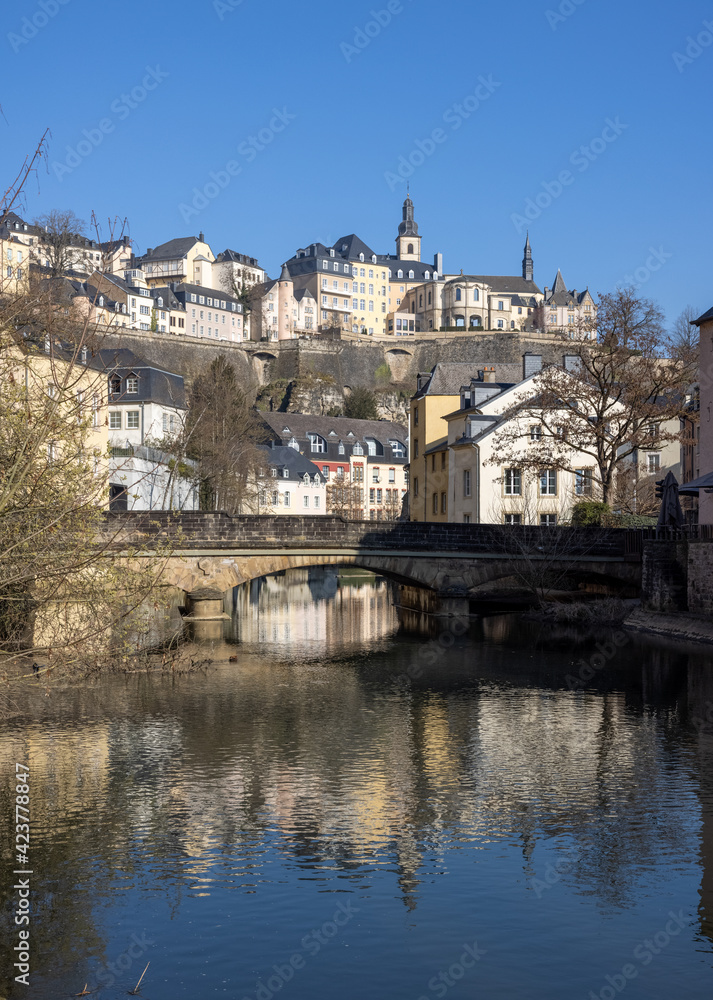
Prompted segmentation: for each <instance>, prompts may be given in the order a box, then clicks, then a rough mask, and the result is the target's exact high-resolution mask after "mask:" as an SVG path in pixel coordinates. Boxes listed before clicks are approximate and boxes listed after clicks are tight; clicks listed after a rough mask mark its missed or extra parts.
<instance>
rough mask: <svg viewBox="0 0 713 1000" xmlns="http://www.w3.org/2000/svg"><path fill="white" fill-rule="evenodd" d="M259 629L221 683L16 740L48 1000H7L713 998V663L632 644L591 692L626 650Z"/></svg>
mask: <svg viewBox="0 0 713 1000" xmlns="http://www.w3.org/2000/svg"><path fill="white" fill-rule="evenodd" d="M235 611H236V615H235V618H234V620H233V622H232V623H231V624H230V625H229V627H228V629H227V640H228V645H224V644H223V645H221V644H219V645H218V646H216V649H215V652H214V654H213V655H214V656H216V657H217V658H219V659H220V660H221V662H219V663H217V664H216V665H215V666H214V667H211V668H210V669H209V670H208V671H207V673H206V674H205V675H202V674H196V675H191V676H186V677H181V678H177V679H176V678H168V677H146V676H139V677H136V676H133V677H129V678H117V677H110V678H106V679H103V680H102V681H101V682H99V683H97V684H94V685H92V686H90V687H86V688H84V689H70V688H65V689H57V690H54V691H53V692H52V694H51V697H49V698H46V697H44V695H43V692H42V691H41V690H40V689H39V688H38V689H37V690H35V689H32V690H31V692H30V695H29V698H28V705H27V714H26V717H25V718H23V719H13V720H10V721H9V722H8V723H6V724H5V726H4V731H3V734H2V736H1V737H0V757H1V758H2V763H3V773H4V774H10V773H12V772H13V771H14V762H15V760H22V761H26V762H27V763H28V764H29V765H30V767H31V782H32V794H33V798H32V820H33V834H32V836H33V855H32V860H33V870H34V871H35V875H34V882H33V890H34V896H33V901H34V905H35V911H34V913H33V930H32V933H33V939H32V940H33V970H34V971H33V986H32V988H31V990H30V992H29V993H27V991H26V990H25V988H24V987H18V986H15V988H14V989H13V987H12V986H10V985H9V983H8V984H6V983H5V982H4V981H3V987H4V988H5V989H6V993H7V995H8V996H19V995H29V996H31V997H33V998H34V997H38V998H41V1000H44V998H46V997H47V998H49V997H54V996H58V995H60V994H67V993H76V992H78V991H79V990H80V989H81V988H82V986H83V985H84V983H85V982H86V981H89V982H90V985H91V984H92V983H94V984H95V985H97V986H101V987H102V992H101V994H100V995H101V996H107V997H118V996H125V995H126V989H127V988H129V987H131V986H133V985H134V984H135V982H136V980H137V979H138V977H139V975H140V973H141V971H142V970H143V968H144V966H145V965H146V963H147V962H148V961H150V962H151V966H150V968H149V973H147V978H146V980H145V984H144V985H143V987H142V990H143V994H144V995H145V996H146V997H147V998H153V1000H164V998H183V997H191V998H199V1000H204V998H206V1000H208V998H212V997H222V996H226V997H235V998H238V1000H240V998H244V997H251V998H257V1000H271V998H272V996H277V995H279V996H280V997H281V998H282V997H287V998H290V997H291V998H293V1000H303V998H304V1000H307V998H309V1000H315V998H317V1000H321V998H325V1000H327V998H329V1000H331V998H332V997H339V998H340V1000H352V998H354V1000H356V998H357V997H359V998H361V997H363V996H372V997H376V998H377V1000H379V998H382V997H383V998H389V1000H391V998H399V1000H400V998H410V997H413V998H414V1000H418V998H421V997H428V998H431V997H441V996H445V995H446V993H447V995H448V996H449V997H451V998H454V1000H457V998H466V997H467V998H473V997H485V998H490V997H498V998H499V997H528V998H537V1000H539V998H543V1000H544V998H547V1000H559V998H562V1000H565V998H566V1000H571V998H576V997H580V996H581V997H583V998H586V997H588V996H589V995H590V992H593V994H594V996H595V997H596V996H603V997H608V996H609V995H610V994H609V993H608V992H607V991H608V990H610V989H615V987H616V986H617V984H618V985H621V982H622V981H623V982H624V984H625V985H624V987H623V988H622V990H621V992H624V993H625V995H626V997H632V998H633V997H636V998H656V997H662V998H663V997H666V998H671V997H679V996H680V997H686V998H697V997H701V998H702V997H704V996H705V997H708V996H710V993H711V988H712V987H713V971H712V962H711V940H712V931H711V924H710V919H709V915H710V912H711V906H712V905H713V875H712V871H713V857H712V855H713V819H712V815H711V814H712V813H713V797H712V794H711V774H712V771H711V766H710V765H711V762H712V760H713V752H712V751H713V745H712V744H713V739H712V738H711V736H710V735H709V734H708V732H707V731H706V730H705V729H704V731H703V732H699V729H700V726H698V727H697V726H696V725H695V721H696V718H698V717H700V718H704V717H705V712H706V701H707V699H708V698H710V697H711V691H710V689H711V687H713V683H712V682H711V679H710V669H711V663H710V660H709V658H707V657H706V655H705V654H704V653H703V652H685V651H680V650H676V649H675V648H671V649H665V648H662V647H660V646H657V645H653V644H650V643H647V642H645V641H642V640H641V639H638V638H635V637H631V638H630V639H629V641H628V643H627V644H626V646H624V647H623V648H622V650H621V652H620V654H619V655H618V656H617V657H615V658H614V659H613V660H612V661H611V663H610V665H608V666H607V669H606V670H605V671H602V672H601V673H600V674H598V675H597V677H596V678H595V679H594V680H593V681H592V685H593V686H592V687H590V688H587V689H586V690H580V691H572V690H568V687H567V678H568V675H569V676H571V673H572V670H573V663H575V662H576V661H577V660H578V659H579V658H580V657H584V658H585V659H586V658H587V657H589V656H591V655H592V652H593V651H594V650H595V642H596V641H601V640H602V639H606V638H607V637H606V636H598V637H594V636H582V635H577V634H575V633H569V632H566V631H563V632H560V633H555V632H552V631H551V630H550V631H544V630H542V629H540V628H539V627H538V626H529V625H524V624H523V623H521V622H518V621H517V620H516V619H514V618H507V617H504V618H499V619H488V620H486V621H484V622H482V623H475V624H474V625H473V627H472V628H471V631H470V633H469V634H467V635H464V636H459V637H457V638H455V639H454V638H453V635H452V633H450V632H449V631H448V628H447V627H444V624H443V623H435V622H434V621H433V620H431V621H430V622H427V623H425V624H424V623H421V624H420V625H419V628H418V629H415V627H414V622H413V621H412V619H411V618H404V617H403V616H402V618H401V619H399V615H398V613H397V611H396V609H395V608H394V607H393V605H392V602H391V600H390V588H389V585H388V584H386V583H385V582H384V581H379V582H376V583H371V582H369V581H366V580H359V579H354V578H352V579H351V580H349V581H342V585H340V586H338V585H337V579H336V577H335V576H333V575H329V574H322V575H319V574H314V573H311V574H310V573H303V574H301V575H299V574H296V575H293V576H291V577H287V578H283V579H281V580H276V579H274V578H273V579H271V580H268V581H263V582H262V583H261V584H260V585H253V586H252V588H246V589H244V590H242V591H239V592H237V593H236V595H235ZM236 641H239V642H240V646H239V647H238V649H239V662H238V663H237V664H229V663H228V662H227V658H228V655H229V654H230V653H231V652H233V650H234V649H235V646H234V645H231V643H234V642H236ZM708 728H710V727H708ZM11 791H12V789H11V787H10V785H7V786H5V788H4V789H3V811H4V814H5V815H9V814H10V804H11V802H10V795H11ZM9 829H10V828H9V826H5V827H4V828H3V831H2V837H3V858H4V860H6V861H8V860H11V854H10V850H9V844H8V839H7V838H8V834H9ZM340 905H341V908H340ZM670 912H672V913H673V914H674V915H675V916H677V917H678V921H679V922H678V923H673V924H672V923H671V919H672V918H671V917H670V915H669V914H670ZM9 916H10V919H11V914H9ZM7 918H8V913H6V919H7ZM667 925H668V927H669V931H668V932H667V931H666V927H667ZM674 930H675V931H676V933H675V934H674V933H673V931H674ZM132 935H135V937H133V938H132ZM315 935H316V936H315ZM656 935H659V936H658V938H657V937H656ZM664 938H666V941H665V943H664ZM15 940H16V936H15V931H14V929H11V930H10V931H9V933H8V934H6V935H4V941H5V944H4V945H3V958H4V960H5V961H4V968H3V972H4V971H5V970H6V969H7V968H9V967H10V966H11V963H12V959H9V950H10V949H9V947H8V945H11V944H14V943H15ZM645 940H650V941H651V948H649V946H648V945H642V942H643V941H645ZM149 942H150V943H149ZM475 942H477V947H476V945H475ZM656 942H658V944H657V943H656ZM466 945H467V946H470V947H471V952H470V953H469V952H468V951H467V950H464V949H465V948H466ZM131 949H133V951H132V950H131ZM473 949H474V951H473ZM642 949H643V950H642ZM654 949H655V951H654ZM481 952H482V954H480V953H481ZM473 953H474V954H476V955H480V957H479V958H478V961H477V962H474V963H473V964H472V965H470V966H468V963H469V962H470V961H471V959H470V958H469V955H470V954H473ZM291 956H296V961H295V965H294V966H293V967H292V968H291V967H290V958H291ZM461 959H463V962H461ZM127 963H128V964H127ZM467 966H468V967H467ZM624 966H627V967H630V968H629V975H630V976H631V973H632V970H633V973H634V975H633V976H632V977H631V978H627V977H626V976H624V975H623V973H622V971H621V970H622V968H623V967H624ZM295 968H296V971H295ZM449 970H450V971H449ZM290 971H291V972H292V974H290ZM441 972H443V975H444V976H445V977H446V978H445V979H439V976H440V974H441ZM607 977H609V979H607ZM111 979H113V980H114V981H113V982H110V980H111ZM261 984H262V985H261ZM444 990H445V991H446V992H443V991H444ZM23 991H24V992H23ZM602 991H603V992H602Z"/></svg>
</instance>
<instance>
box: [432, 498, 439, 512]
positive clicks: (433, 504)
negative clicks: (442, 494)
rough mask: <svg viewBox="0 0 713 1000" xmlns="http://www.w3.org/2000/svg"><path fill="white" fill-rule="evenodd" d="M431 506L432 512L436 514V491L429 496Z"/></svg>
mask: <svg viewBox="0 0 713 1000" xmlns="http://www.w3.org/2000/svg"><path fill="white" fill-rule="evenodd" d="M431 506H432V508H433V513H434V514H437V513H438V494H437V493H434V494H433V496H432V497H431Z"/></svg>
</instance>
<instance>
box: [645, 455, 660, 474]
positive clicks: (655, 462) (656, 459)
mask: <svg viewBox="0 0 713 1000" xmlns="http://www.w3.org/2000/svg"><path fill="white" fill-rule="evenodd" d="M646 461H647V468H648V470H649V472H658V471H659V469H660V468H661V456H660V455H656V454H654V455H647V456H646Z"/></svg>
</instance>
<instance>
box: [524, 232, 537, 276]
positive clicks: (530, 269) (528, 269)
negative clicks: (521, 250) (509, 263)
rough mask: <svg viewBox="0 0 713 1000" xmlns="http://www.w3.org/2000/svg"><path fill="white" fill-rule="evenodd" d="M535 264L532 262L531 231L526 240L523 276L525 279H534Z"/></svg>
mask: <svg viewBox="0 0 713 1000" xmlns="http://www.w3.org/2000/svg"><path fill="white" fill-rule="evenodd" d="M533 275H534V266H533V263H532V247H531V246H530V233H529V232H528V234H527V240H526V241H525V256H524V257H523V258H522V276H523V278H524V279H525V281H534V280H535V279H534V277H533Z"/></svg>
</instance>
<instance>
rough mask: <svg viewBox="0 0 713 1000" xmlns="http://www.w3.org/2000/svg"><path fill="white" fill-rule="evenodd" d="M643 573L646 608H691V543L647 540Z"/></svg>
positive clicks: (649, 609) (681, 609)
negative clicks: (689, 606)
mask: <svg viewBox="0 0 713 1000" xmlns="http://www.w3.org/2000/svg"><path fill="white" fill-rule="evenodd" d="M641 576H642V580H641V597H642V606H643V607H644V608H645V609H646V610H648V611H658V612H661V613H667V612H672V611H687V610H688V542H686V541H685V540H680V541H646V542H644V553H643V558H642V567H641Z"/></svg>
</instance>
